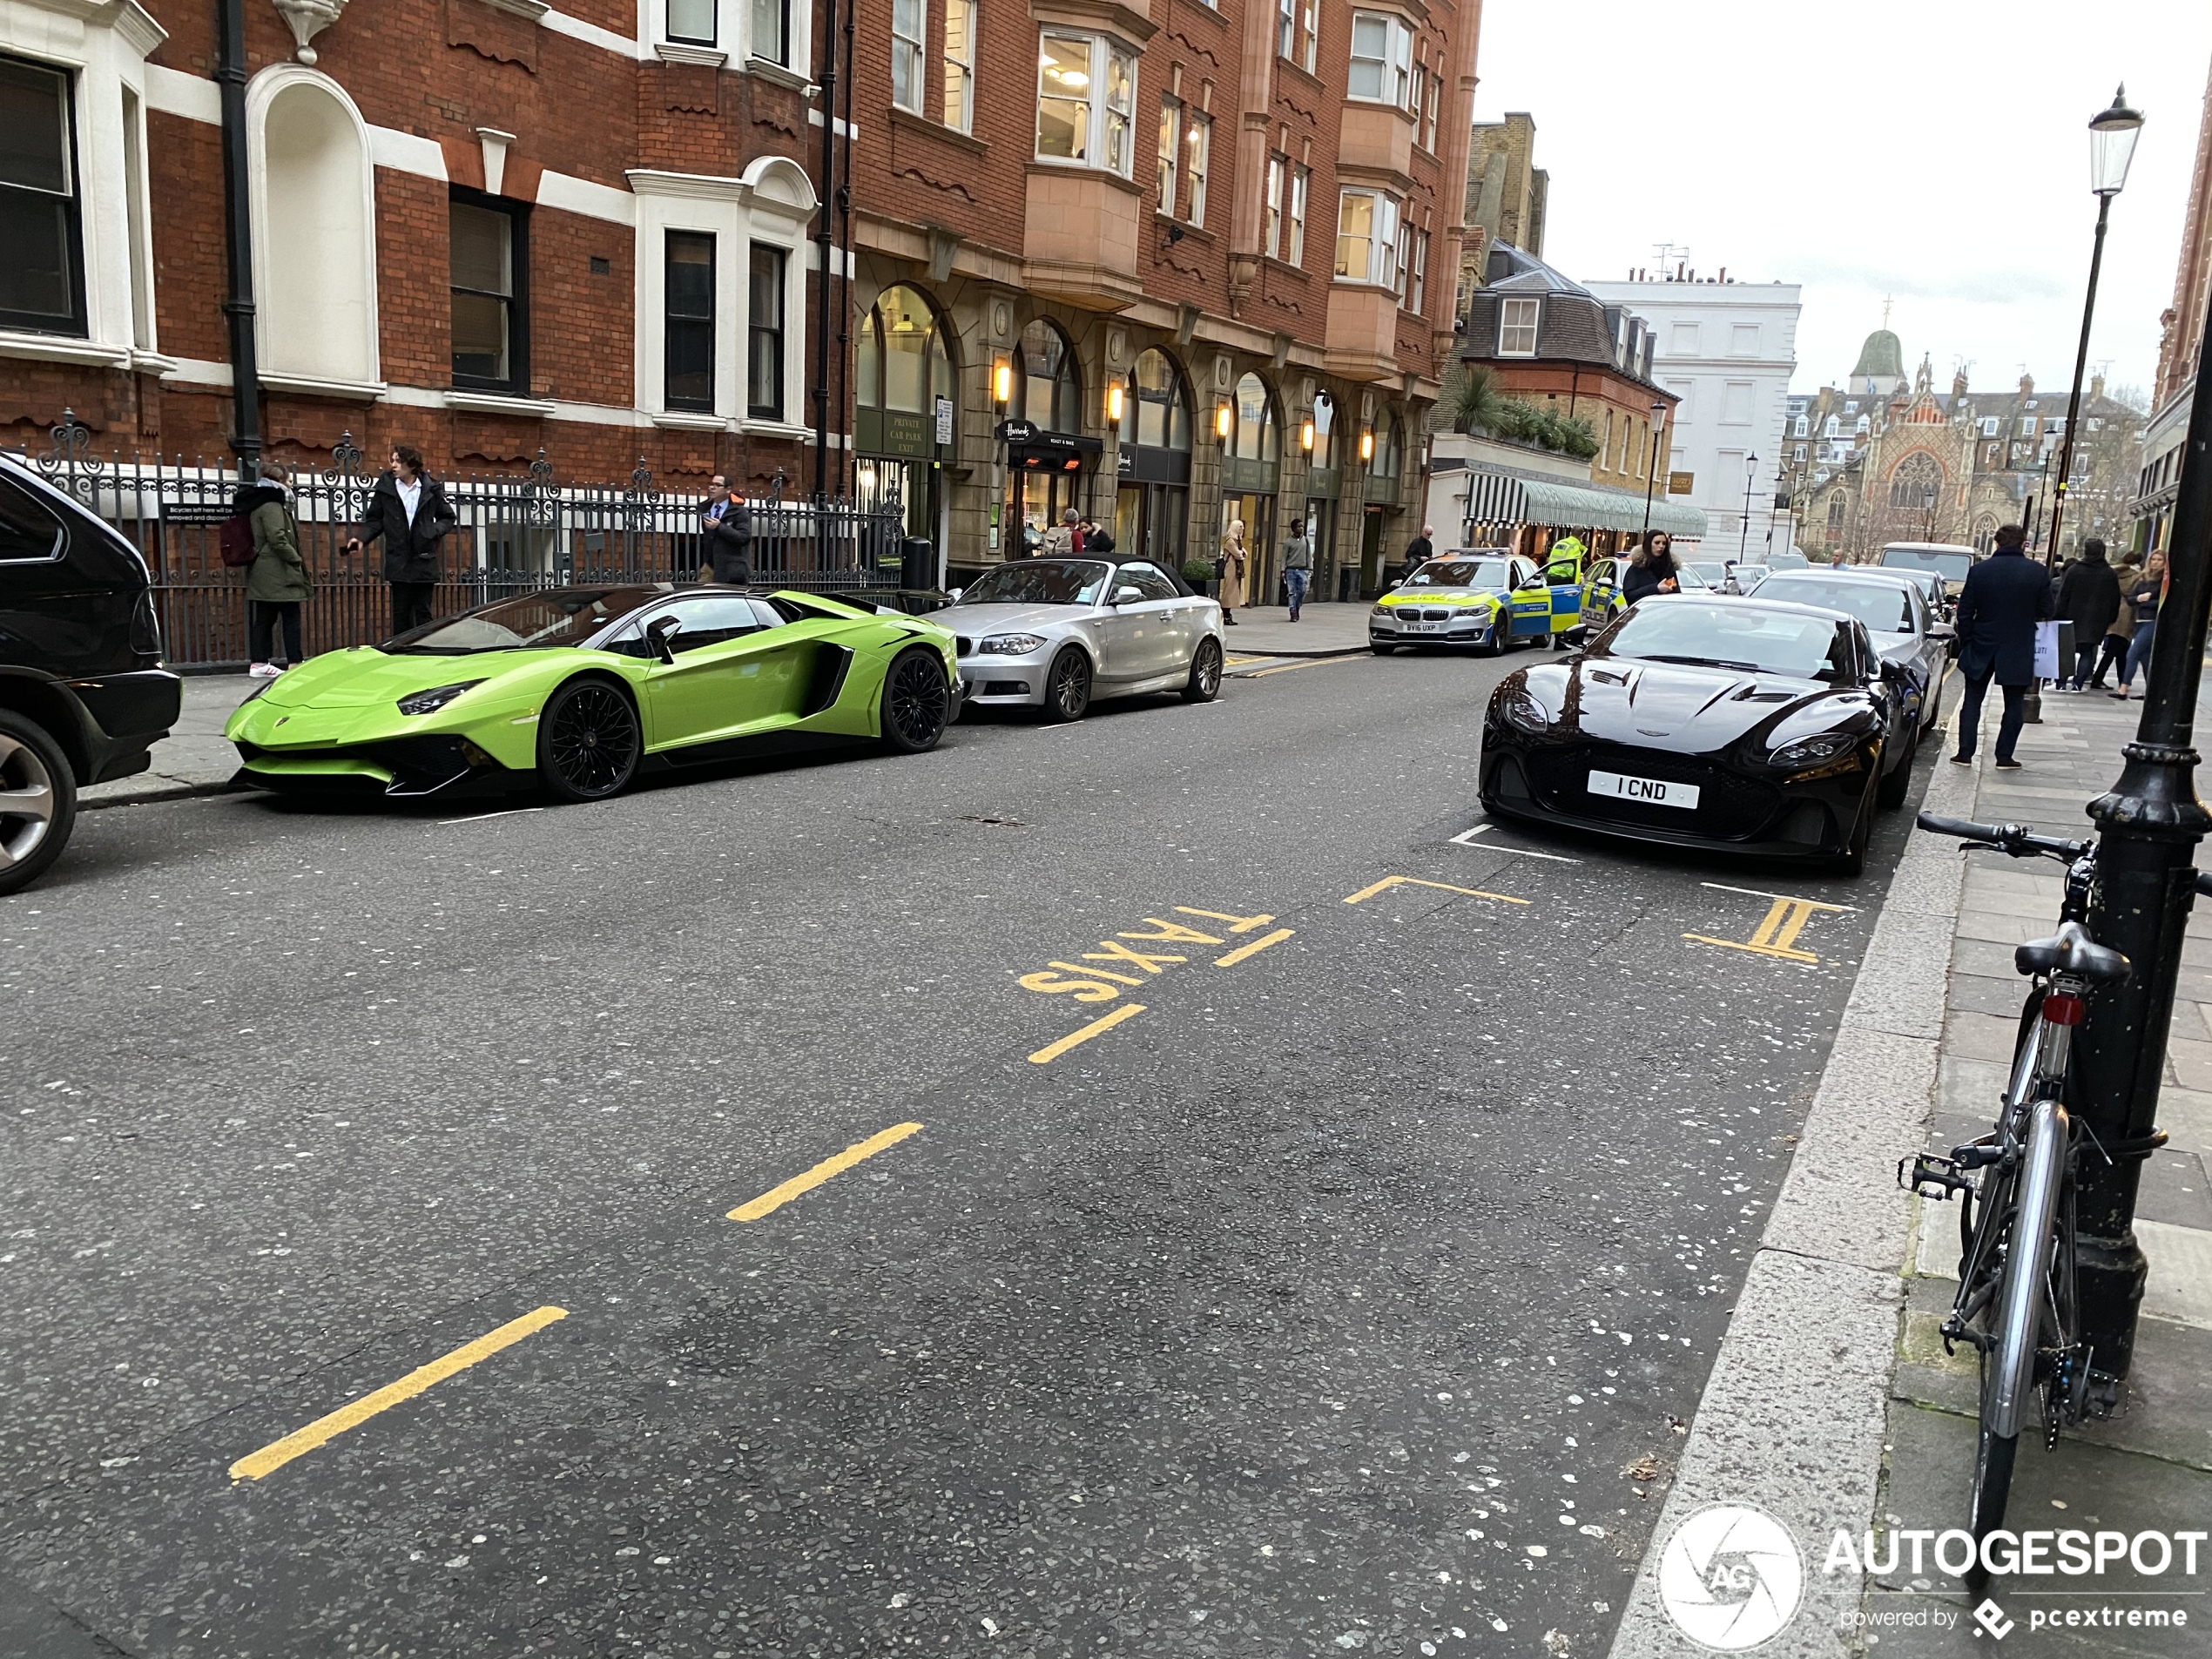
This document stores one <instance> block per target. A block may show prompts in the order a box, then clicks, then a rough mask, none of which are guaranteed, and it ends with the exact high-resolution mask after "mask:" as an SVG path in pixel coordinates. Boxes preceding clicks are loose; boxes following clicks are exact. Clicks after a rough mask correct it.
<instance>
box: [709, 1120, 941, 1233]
mask: <svg viewBox="0 0 2212 1659" xmlns="http://www.w3.org/2000/svg"><path fill="white" fill-rule="evenodd" d="M919 1133H921V1124H919V1123H894V1124H893V1125H892V1126H891V1127H890V1128H889V1129H887V1130H879V1131H878V1132H877V1133H875V1134H873V1135H871V1136H868V1138H867V1140H865V1141H861V1142H859V1143H856V1144H854V1145H852V1146H848V1147H846V1149H845V1150H843V1151H842V1152H840V1153H839V1154H838V1155H837V1156H836V1157H833V1158H824V1159H823V1160H822V1161H821V1162H820V1163H817V1164H816V1165H815V1166H814V1167H813V1169H811V1170H807V1171H806V1173H805V1174H804V1175H794V1176H793V1177H792V1178H791V1179H790V1180H788V1181H786V1182H785V1183H784V1184H782V1185H781V1186H776V1187H771V1188H769V1189H768V1190H767V1191H765V1192H764V1193H762V1194H761V1195H760V1196H759V1197H758V1198H754V1199H752V1201H751V1202H749V1203H746V1204H739V1205H738V1207H737V1208H736V1209H735V1210H732V1211H730V1214H729V1217H728V1218H729V1219H730V1220H732V1221H758V1220H759V1219H760V1218H761V1217H763V1216H765V1215H770V1214H772V1213H773V1212H774V1211H778V1210H780V1209H782V1208H783V1207H784V1206H785V1205H786V1204H789V1203H790V1202H791V1201H792V1199H793V1198H797V1197H802V1196H804V1195H805V1194H806V1193H809V1192H812V1191H813V1190H814V1189H815V1188H816V1187H819V1185H821V1184H822V1183H823V1182H825V1181H826V1180H828V1179H829V1178H830V1177H832V1176H833V1175H841V1174H842V1173H844V1172H845V1171H846V1170H849V1169H851V1168H852V1167H853V1165H854V1164H856V1163H860V1161H861V1160H862V1159H863V1158H872V1157H874V1156H875V1155H876V1154H877V1153H879V1152H880V1151H882V1150H884V1149H885V1148H886V1147H892V1146H896V1145H898V1143H900V1142H901V1141H903V1140H905V1139H906V1138H907V1136H909V1135H916V1134H919Z"/></svg>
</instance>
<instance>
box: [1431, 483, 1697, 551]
mask: <svg viewBox="0 0 2212 1659" xmlns="http://www.w3.org/2000/svg"><path fill="white" fill-rule="evenodd" d="M1466 501H1467V506H1466V509H1465V512H1464V517H1465V518H1466V521H1467V523H1468V524H1469V525H1477V524H1480V525H1485V526H1487V527H1490V528H1491V529H1503V528H1507V527H1510V526H1515V525H1521V524H1541V525H1544V526H1545V527H1547V528H1548V529H1561V530H1566V529H1591V530H1640V529H1642V528H1643V527H1644V523H1645V522H1646V521H1645V516H1644V515H1645V510H1646V509H1645V507H1644V499H1643V497H1642V496H1639V495H1635V494H1632V493H1631V492H1630V491H1628V490H1625V489H1604V488H1602V487H1601V486H1599V485H1596V484H1570V483H1566V482H1561V480H1559V479H1556V478H1532V477H1529V476H1527V475H1522V474H1516V473H1509V472H1498V471H1494V470H1493V469H1489V468H1487V467H1476V468H1474V469H1470V471H1469V473H1468V475H1467V496H1466ZM1649 512H1650V519H1649V523H1650V525H1651V528H1652V529H1655V530H1664V531H1666V532H1667V534H1668V535H1669V536H1703V535H1704V534H1705V533H1706V530H1705V514H1704V512H1703V509H1700V508H1696V507H1683V506H1678V505H1676V503H1674V502H1669V501H1664V500H1658V501H1654V502H1652V503H1651V506H1650V509H1649Z"/></svg>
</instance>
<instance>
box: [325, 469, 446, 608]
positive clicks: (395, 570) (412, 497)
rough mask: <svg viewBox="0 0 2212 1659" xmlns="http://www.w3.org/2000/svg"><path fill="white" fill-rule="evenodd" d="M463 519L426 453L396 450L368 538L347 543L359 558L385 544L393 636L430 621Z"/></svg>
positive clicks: (367, 521) (373, 501)
mask: <svg viewBox="0 0 2212 1659" xmlns="http://www.w3.org/2000/svg"><path fill="white" fill-rule="evenodd" d="M458 522H459V516H458V515H457V514H455V512H454V510H453V507H452V505H451V503H450V502H448V501H447V500H446V491H445V486H444V485H443V484H442V483H440V482H438V481H437V480H436V479H435V478H433V477H432V476H431V475H429V474H428V472H425V471H424V470H423V469H422V452H421V450H420V449H417V448H415V446H414V445H412V444H408V443H395V444H394V445H393V446H392V464H391V466H390V468H389V469H388V470H387V471H386V472H385V473H384V475H383V476H381V478H379V479H378V480H377V481H376V488H375V489H374V491H372V492H371V493H370V495H369V498H368V511H367V512H365V513H363V514H362V515H361V527H362V528H363V529H366V530H367V531H368V534H367V535H366V536H353V537H351V538H349V539H348V540H347V543H346V551H347V552H348V553H358V552H360V551H361V550H362V549H363V548H365V547H366V546H368V543H371V542H374V541H376V540H378V539H380V538H381V540H382V541H383V543H384V580H385V581H386V582H387V583H389V584H390V586H391V590H392V632H393V633H394V635H395V636H396V635H400V634H403V633H406V632H407V631H409V630H410V629H414V628H420V627H421V626H422V625H423V624H425V623H427V622H428V621H429V620H430V608H431V607H430V599H431V595H432V594H433V593H434V592H435V590H436V588H437V585H438V548H439V544H440V543H442V542H443V541H444V540H445V537H446V533H447V532H448V530H450V529H452V528H453V527H454V525H455V523H458Z"/></svg>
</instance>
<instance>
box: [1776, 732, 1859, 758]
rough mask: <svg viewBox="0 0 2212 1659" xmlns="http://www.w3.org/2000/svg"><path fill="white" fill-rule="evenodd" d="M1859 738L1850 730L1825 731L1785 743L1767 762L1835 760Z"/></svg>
mask: <svg viewBox="0 0 2212 1659" xmlns="http://www.w3.org/2000/svg"><path fill="white" fill-rule="evenodd" d="M1857 742H1858V738H1855V737H1853V736H1851V733H1850V732H1822V733H1821V734H1820V735H1819V736H1817V737H1812V738H1798V739H1797V741H1796V742H1795V743H1785V744H1784V745H1782V746H1781V747H1780V748H1779V749H1777V750H1776V751H1775V752H1773V753H1772V754H1770V755H1769V756H1768V757H1767V764H1768V765H1775V766H1811V765H1818V764H1819V763H1820V762H1821V761H1823V760H1833V759H1835V758H1836V757H1837V756H1838V755H1839V754H1841V753H1843V752H1844V750H1846V749H1848V748H1850V747H1851V745H1853V744H1855V743H1857Z"/></svg>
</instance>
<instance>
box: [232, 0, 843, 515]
mask: <svg viewBox="0 0 2212 1659" xmlns="http://www.w3.org/2000/svg"><path fill="white" fill-rule="evenodd" d="M230 3H233V4H235V3H237V0H230ZM838 29H839V20H838V15H837V0H829V3H828V4H827V5H826V7H825V8H824V15H823V19H822V72H821V74H820V75H819V76H818V77H816V79H817V80H818V81H819V83H820V86H821V100H822V161H821V174H820V183H819V185H817V186H816V193H817V194H818V195H819V198H820V199H821V214H820V217H819V219H817V221H816V223H815V226H814V259H815V272H814V293H815V294H816V296H817V298H816V300H815V305H816V312H815V315H816V327H817V329H818V330H819V332H818V333H817V334H816V335H815V337H814V386H813V393H814V504H815V506H817V507H819V506H820V505H821V504H822V503H823V502H824V501H825V500H826V499H827V498H828V496H829V424H830V422H829V391H830V388H829V378H830V366H829V349H830V277H831V272H830V265H831V260H832V247H833V243H832V232H831V228H830V215H831V213H832V212H834V211H835V209H836V205H837V121H838V113H837V57H838V48H839V46H840V44H842V43H840V41H839V39H838ZM815 523H816V524H817V526H818V527H819V525H820V524H821V523H822V516H821V515H820V514H819V513H817V514H816V515H815ZM820 533H821V532H820V531H819V528H818V530H817V534H820Z"/></svg>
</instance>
